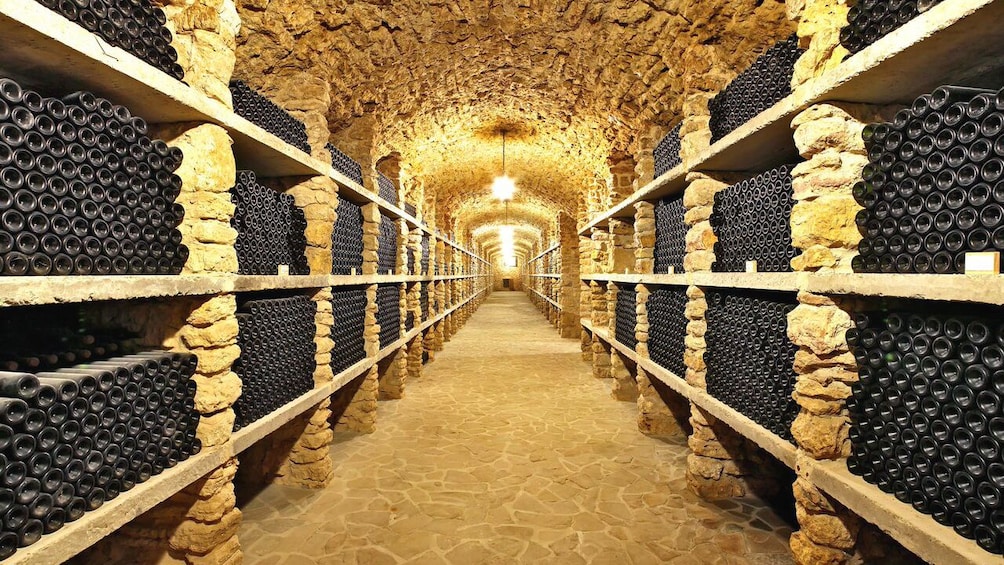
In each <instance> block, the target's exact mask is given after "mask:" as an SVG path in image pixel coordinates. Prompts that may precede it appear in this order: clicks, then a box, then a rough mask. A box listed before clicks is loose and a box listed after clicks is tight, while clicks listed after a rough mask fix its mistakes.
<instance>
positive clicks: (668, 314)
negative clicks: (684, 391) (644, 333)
mask: <svg viewBox="0 0 1004 565" xmlns="http://www.w3.org/2000/svg"><path fill="white" fill-rule="evenodd" d="M686 308H687V289H686V288H684V287H659V288H656V289H655V290H653V291H652V293H651V294H649V296H648V305H647V309H648V351H649V356H650V357H651V358H652V360H653V361H655V362H656V363H658V364H659V366H660V367H663V368H666V369H669V370H670V371H672V372H673V374H675V375H676V376H678V377H680V378H681V379H682V378H685V376H686V373H687V368H686V367H685V366H684V364H683V352H684V350H685V349H686V346H685V345H684V338H686V336H687V317H686V316H685V315H684V310H686Z"/></svg>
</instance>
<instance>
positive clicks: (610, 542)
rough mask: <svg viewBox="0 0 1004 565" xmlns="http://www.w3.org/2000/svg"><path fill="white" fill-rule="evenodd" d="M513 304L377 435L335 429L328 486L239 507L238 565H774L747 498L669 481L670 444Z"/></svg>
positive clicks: (430, 372) (484, 315)
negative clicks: (711, 498)
mask: <svg viewBox="0 0 1004 565" xmlns="http://www.w3.org/2000/svg"><path fill="white" fill-rule="evenodd" d="M636 417H637V408H636V407H635V405H634V404H633V403H629V402H617V401H614V400H612V399H611V398H610V396H609V385H608V384H607V383H606V382H603V381H598V380H595V379H594V378H593V377H592V376H591V372H590V368H589V365H588V363H586V362H584V361H582V358H581V355H580V353H579V342H578V340H568V339H565V340H563V339H560V338H559V337H558V336H557V333H556V331H555V330H554V329H553V328H552V327H551V326H550V325H549V324H547V322H546V321H545V320H544V319H543V317H542V316H541V314H540V313H539V312H537V310H535V309H534V308H533V306H532V305H531V304H530V302H529V301H528V300H527V298H526V297H525V296H524V295H522V294H520V293H515V292H508V293H505V292H496V293H494V294H493V295H492V296H491V298H490V299H489V300H487V301H486V302H485V304H484V305H482V307H481V309H480V310H479V311H478V312H477V313H476V314H475V315H474V316H473V317H472V318H471V320H470V321H469V322H468V324H467V325H466V326H465V327H464V328H463V329H462V330H461V331H460V332H459V333H458V334H457V335H456V336H454V338H453V340H452V341H450V342H449V343H447V344H446V346H445V349H444V351H441V352H438V353H437V355H436V359H435V361H434V362H433V363H431V364H429V365H427V366H426V367H425V371H424V375H423V377H422V378H421V379H419V380H413V381H410V382H409V383H408V385H407V392H406V396H405V398H404V399H402V400H396V401H389V402H381V403H380V409H379V419H378V422H377V432H376V433H374V434H370V435H352V434H336V438H335V445H334V446H333V448H332V452H333V456H334V460H335V478H334V481H333V482H332V483H331V485H330V486H329V487H328V488H326V489H324V490H318V491H310V490H301V489H296V488H289V487H282V486H276V485H272V486H269V487H266V488H265V489H264V490H263V491H261V492H260V493H259V494H258V495H257V496H256V497H255V498H254V499H253V500H251V501H250V502H247V503H245V504H244V505H243V507H242V510H243V512H244V523H243V525H242V527H241V530H240V540H241V544H242V545H243V547H244V551H245V563H246V564H249V565H257V564H262V565H264V564H268V565H303V564H307V565H309V564H311V563H318V564H356V563H358V564H396V563H416V564H417V563H453V564H465V565H466V564H482V563H543V564H546V563H561V564H576V563H589V564H604V563H611V564H617V565H623V564H628V563H634V564H642V563H673V564H680V565H683V564H704V563H707V564H730V565H731V564H736V565H738V564H743V563H750V564H755V565H781V564H789V563H792V559H791V555H790V553H789V551H788V546H787V543H788V536H789V535H790V533H791V527H790V525H789V524H788V523H787V522H786V521H784V520H782V519H781V518H779V516H778V515H777V514H776V513H775V512H774V511H772V510H771V508H770V507H769V506H768V505H767V504H765V503H763V502H761V501H759V500H757V499H752V498H750V499H742V500H728V501H721V502H717V503H711V502H706V501H702V500H700V499H699V498H698V497H697V496H695V495H694V494H692V493H691V492H690V491H688V490H687V488H686V479H685V475H684V473H685V466H686V455H687V446H686V441H685V440H684V439H676V440H665V439H655V438H650V437H646V436H644V435H642V434H641V433H639V432H638V430H637V428H636V427H635V421H636Z"/></svg>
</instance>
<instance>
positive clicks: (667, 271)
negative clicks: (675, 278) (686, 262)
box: [666, 265, 676, 275]
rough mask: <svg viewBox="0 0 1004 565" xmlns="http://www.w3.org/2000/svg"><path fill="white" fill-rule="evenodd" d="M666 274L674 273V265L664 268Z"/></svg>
mask: <svg viewBox="0 0 1004 565" xmlns="http://www.w3.org/2000/svg"><path fill="white" fill-rule="evenodd" d="M666 274H667V275H675V274H676V267H674V266H673V265H670V266H669V268H668V269H666Z"/></svg>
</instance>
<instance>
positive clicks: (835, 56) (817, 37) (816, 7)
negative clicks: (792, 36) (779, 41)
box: [785, 0, 853, 89]
mask: <svg viewBox="0 0 1004 565" xmlns="http://www.w3.org/2000/svg"><path fill="white" fill-rule="evenodd" d="M852 4H853V2H849V1H848V0H799V1H798V2H786V3H785V9H786V10H787V13H788V18H789V19H790V20H792V21H793V22H794V23H795V25H796V26H797V27H796V32H797V33H798V45H799V47H801V48H803V49H805V53H803V54H802V56H801V57H799V59H798V61H797V62H796V63H795V73H794V75H793V76H792V78H791V88H792V89H795V88H797V87H798V86H800V85H801V84H803V83H805V82H807V81H808V80H810V79H812V78H815V77H818V76H820V75H822V74H824V73H826V72H827V71H830V70H832V69H834V68H836V67H837V66H839V65H840V63H841V62H842V61H843V60H844V57H846V56H847V55H848V51H847V49H844V47H843V46H842V45H840V28H842V27H844V26H845V25H847V11H848V10H849V9H850V6H851V5H852Z"/></svg>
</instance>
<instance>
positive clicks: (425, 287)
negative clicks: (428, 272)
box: [419, 282, 432, 322]
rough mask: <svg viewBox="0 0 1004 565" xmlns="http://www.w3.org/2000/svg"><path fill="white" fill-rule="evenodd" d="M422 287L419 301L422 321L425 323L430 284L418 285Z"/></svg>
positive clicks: (427, 316)
mask: <svg viewBox="0 0 1004 565" xmlns="http://www.w3.org/2000/svg"><path fill="white" fill-rule="evenodd" d="M419 284H421V285H422V290H421V292H420V293H419V301H420V302H421V303H422V321H423V322H426V321H428V320H429V287H430V286H431V285H432V283H428V282H425V283H419Z"/></svg>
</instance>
